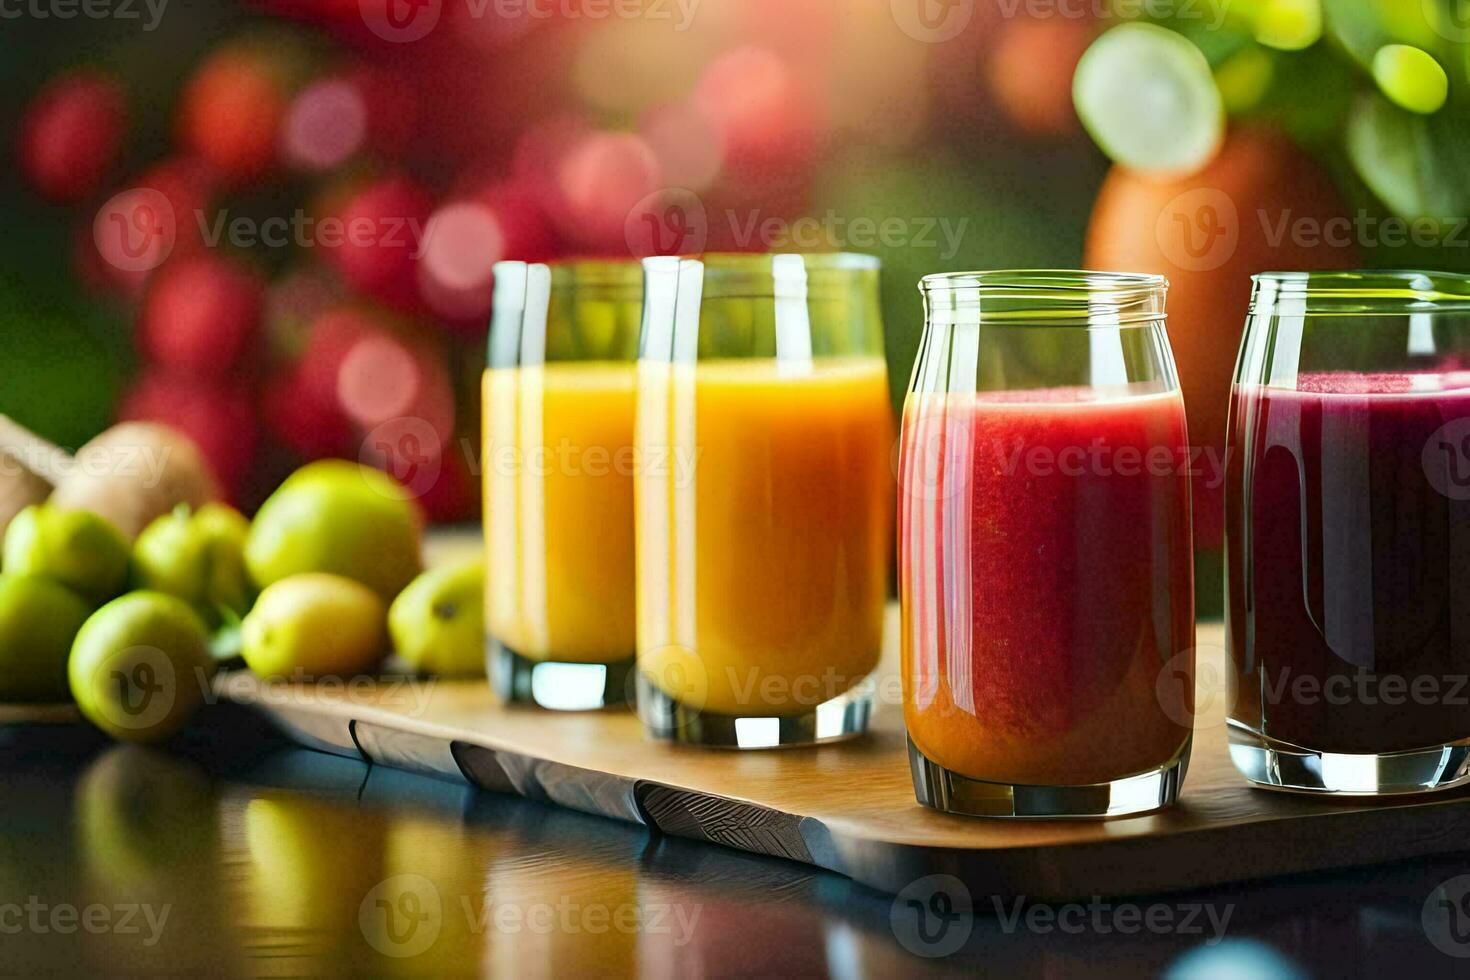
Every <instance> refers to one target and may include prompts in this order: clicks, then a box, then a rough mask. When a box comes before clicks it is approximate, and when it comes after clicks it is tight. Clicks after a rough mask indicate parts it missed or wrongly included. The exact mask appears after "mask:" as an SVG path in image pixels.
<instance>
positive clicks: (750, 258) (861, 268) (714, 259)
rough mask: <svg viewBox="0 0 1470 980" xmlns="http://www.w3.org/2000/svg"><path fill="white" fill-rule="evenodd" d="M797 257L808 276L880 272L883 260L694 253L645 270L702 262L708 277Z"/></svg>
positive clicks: (649, 261)
mask: <svg viewBox="0 0 1470 980" xmlns="http://www.w3.org/2000/svg"><path fill="white" fill-rule="evenodd" d="M787 256H796V257H797V258H799V259H801V262H802V265H803V266H804V267H805V268H806V269H807V271H809V272H829V271H830V272H877V271H879V270H881V269H882V268H883V260H882V259H880V258H879V257H878V256H876V255H869V254H868V253H866V252H695V253H692V254H690V255H650V256H648V257H647V258H645V259H643V264H644V266H645V267H646V266H649V265H653V266H655V267H656V266H658V265H669V264H672V263H682V262H689V261H693V262H699V263H702V264H703V265H704V268H705V273H706V275H708V274H709V273H711V272H715V273H738V272H763V271H766V270H768V269H769V268H770V267H771V265H772V264H774V262H775V260H777V259H785V258H786V257H787Z"/></svg>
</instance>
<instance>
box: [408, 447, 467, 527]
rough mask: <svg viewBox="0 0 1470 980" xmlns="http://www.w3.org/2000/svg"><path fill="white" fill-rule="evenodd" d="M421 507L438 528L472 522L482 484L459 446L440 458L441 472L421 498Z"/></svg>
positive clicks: (420, 495) (421, 494)
mask: <svg viewBox="0 0 1470 980" xmlns="http://www.w3.org/2000/svg"><path fill="white" fill-rule="evenodd" d="M419 506H420V507H422V508H423V509H424V515H425V516H426V517H427V518H428V519H429V520H430V521H432V522H433V523H435V524H448V523H453V522H455V521H464V520H468V519H470V518H471V517H474V516H475V512H476V510H477V509H478V506H479V484H478V482H477V481H476V480H475V477H474V475H473V474H472V473H471V472H470V468H469V464H468V463H466V462H465V457H464V453H463V452H462V446H461V444H459V443H458V442H456V443H454V444H452V445H450V446H447V447H446V448H445V450H444V453H443V455H442V456H440V457H439V472H438V474H437V476H436V477H435V478H434V480H433V482H431V483H429V484H428V486H427V487H425V488H424V490H423V492H422V493H420V494H419Z"/></svg>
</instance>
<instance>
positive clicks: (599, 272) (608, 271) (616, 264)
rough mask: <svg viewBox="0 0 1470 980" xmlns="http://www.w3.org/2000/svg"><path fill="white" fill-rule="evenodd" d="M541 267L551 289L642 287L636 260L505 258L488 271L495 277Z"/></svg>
mask: <svg viewBox="0 0 1470 980" xmlns="http://www.w3.org/2000/svg"><path fill="white" fill-rule="evenodd" d="M537 267H544V268H546V269H547V270H548V273H549V275H550V278H551V288H553V289H558V288H564V287H568V286H630V287H637V288H638V289H640V290H641V289H642V288H643V266H642V264H641V263H640V262H639V261H638V260H637V259H602V258H566V259H552V260H549V261H546V262H524V261H520V260H516V259H507V260H504V261H501V262H496V263H495V264H494V265H493V266H491V268H490V271H491V273H492V274H493V275H494V276H495V278H496V279H501V278H503V277H505V276H507V275H508V274H512V273H516V272H520V271H521V270H523V269H524V270H530V269H533V268H537Z"/></svg>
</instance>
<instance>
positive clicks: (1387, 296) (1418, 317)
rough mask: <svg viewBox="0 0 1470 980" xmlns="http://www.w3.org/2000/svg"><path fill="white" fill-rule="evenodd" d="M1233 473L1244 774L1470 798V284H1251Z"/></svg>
mask: <svg viewBox="0 0 1470 980" xmlns="http://www.w3.org/2000/svg"><path fill="white" fill-rule="evenodd" d="M1227 460H1228V466H1227V470H1226V551H1227V555H1228V559H1227V564H1228V568H1227V577H1226V637H1227V639H1226V644H1227V646H1228V648H1229V650H1230V655H1231V661H1232V667H1233V670H1232V671H1231V680H1232V681H1233V685H1232V688H1231V691H1230V695H1231V699H1232V700H1231V710H1230V752H1231V757H1232V758H1233V759H1234V761H1235V765H1236V767H1237V768H1238V769H1239V770H1240V771H1241V773H1242V774H1244V775H1245V777H1246V778H1247V779H1249V780H1250V781H1251V782H1252V783H1255V784H1257V785H1260V786H1264V787H1268V788H1272V789H1281V790H1291V791H1297V792H1317V793H1336V794H1339V795H1353V796H1388V795H1395V794H1401V793H1422V792H1426V791H1430V790H1440V789H1447V788H1450V787H1453V786H1458V785H1461V784H1464V783H1466V782H1470V277H1465V276H1460V275H1449V274H1445V273H1431V272H1342V273H1330V274H1329V273H1303V272H1292V273H1268V274H1265V275H1260V276H1256V277H1255V288H1254V291H1253V293H1252V298H1251V305H1250V313H1249V318H1248V321H1247V324H1246V333H1245V339H1244V341H1243V342H1242V346H1241V353H1240V359H1239V362H1238V364H1237V367H1236V381H1235V389H1234V394H1233V396H1232V399H1231V418H1230V433H1229V442H1228V453H1227Z"/></svg>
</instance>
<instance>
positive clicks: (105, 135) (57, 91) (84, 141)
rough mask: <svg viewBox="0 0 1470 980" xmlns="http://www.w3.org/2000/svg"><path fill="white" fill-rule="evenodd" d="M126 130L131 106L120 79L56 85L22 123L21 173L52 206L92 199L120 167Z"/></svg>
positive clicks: (88, 78) (69, 79) (67, 78)
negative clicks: (57, 203)
mask: <svg viewBox="0 0 1470 980" xmlns="http://www.w3.org/2000/svg"><path fill="white" fill-rule="evenodd" d="M126 127H127V100H126V97H125V96H124V94H123V89H122V86H121V84H120V83H119V82H118V81H117V80H116V79H114V78H111V77H109V76H107V75H102V74H97V73H93V72H85V73H78V74H75V75H64V76H62V77H60V78H57V79H54V80H53V81H51V82H50V83H49V84H47V86H46V87H45V88H44V89H42V90H41V92H40V94H39V95H37V96H36V98H35V100H34V101H33V102H32V103H31V104H30V106H29V107H28V108H27V109H26V113H25V116H24V118H22V120H21V123H20V142H19V146H18V147H17V157H18V160H19V163H20V169H21V172H22V173H23V174H24V175H25V177H26V179H27V180H28V181H30V183H31V185H32V186H33V187H34V188H35V189H36V190H37V191H39V192H40V193H41V194H42V195H43V196H44V197H46V198H48V199H50V200H52V201H59V202H72V201H79V200H81V199H83V198H85V197H89V196H91V195H92V194H94V193H96V191H97V190H98V188H99V187H100V186H101V184H102V180H103V178H104V177H106V176H107V173H108V171H110V170H111V169H112V167H113V164H115V163H116V162H117V156H118V151H119V150H120V149H121V148H122V142H123V135H124V131H125V130H126Z"/></svg>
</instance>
